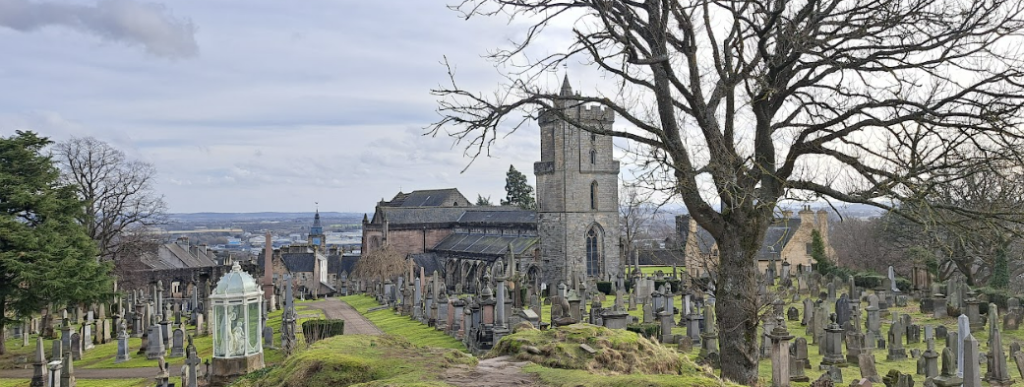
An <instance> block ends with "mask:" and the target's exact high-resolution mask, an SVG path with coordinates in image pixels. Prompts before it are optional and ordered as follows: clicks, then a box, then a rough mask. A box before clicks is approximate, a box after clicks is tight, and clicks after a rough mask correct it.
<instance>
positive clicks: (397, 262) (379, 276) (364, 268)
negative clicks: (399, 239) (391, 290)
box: [352, 245, 409, 281]
mask: <svg viewBox="0 0 1024 387" xmlns="http://www.w3.org/2000/svg"><path fill="white" fill-rule="evenodd" d="M407 270H409V263H408V261H407V260H406V258H405V257H404V256H402V254H401V253H399V252H398V251H397V250H395V249H394V248H393V247H391V246H390V245H388V246H384V247H381V248H379V249H373V250H372V251H370V252H369V253H367V254H366V255H364V256H363V257H362V258H360V259H359V262H356V267H355V269H354V270H353V271H352V276H353V277H356V278H361V279H365V280H377V281H384V280H386V279H389V278H396V277H398V276H401V275H402V274H404V273H405V272H406V271H407Z"/></svg>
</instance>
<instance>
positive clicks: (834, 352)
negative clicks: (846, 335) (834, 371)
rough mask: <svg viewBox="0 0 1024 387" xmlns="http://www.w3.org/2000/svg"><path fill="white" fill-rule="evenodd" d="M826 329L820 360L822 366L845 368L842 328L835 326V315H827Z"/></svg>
mask: <svg viewBox="0 0 1024 387" xmlns="http://www.w3.org/2000/svg"><path fill="white" fill-rule="evenodd" d="M829 320H830V321H831V323H830V324H828V327H826V328H825V340H824V344H825V353H824V357H823V358H822V360H821V364H822V365H831V366H835V367H845V366H846V364H847V363H846V357H845V356H843V328H840V327H839V324H836V314H835V313H832V314H831V315H829Z"/></svg>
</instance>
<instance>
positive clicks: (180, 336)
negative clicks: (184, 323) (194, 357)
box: [169, 328, 185, 358]
mask: <svg viewBox="0 0 1024 387" xmlns="http://www.w3.org/2000/svg"><path fill="white" fill-rule="evenodd" d="M171 336H172V337H171V354H170V356H169V357H171V358H176V357H182V356H185V330H184V329H182V328H177V329H175V330H174V332H173V333H171Z"/></svg>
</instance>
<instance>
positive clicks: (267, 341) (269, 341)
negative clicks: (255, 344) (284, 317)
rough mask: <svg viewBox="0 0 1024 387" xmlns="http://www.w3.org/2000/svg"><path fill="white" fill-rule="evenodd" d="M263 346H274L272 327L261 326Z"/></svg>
mask: <svg viewBox="0 0 1024 387" xmlns="http://www.w3.org/2000/svg"><path fill="white" fill-rule="evenodd" d="M263 348H274V328H273V327H269V326H265V327H263Z"/></svg>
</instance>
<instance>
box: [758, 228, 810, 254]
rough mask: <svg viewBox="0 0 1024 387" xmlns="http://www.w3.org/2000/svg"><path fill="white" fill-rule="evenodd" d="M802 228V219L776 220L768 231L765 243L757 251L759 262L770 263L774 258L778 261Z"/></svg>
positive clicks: (765, 235)
mask: <svg viewBox="0 0 1024 387" xmlns="http://www.w3.org/2000/svg"><path fill="white" fill-rule="evenodd" d="M799 228H800V218H788V219H775V222H774V223H772V225H771V226H768V231H766V232H765V234H764V243H762V244H761V248H760V249H758V250H757V260H758V261H770V260H771V259H772V258H773V257H774V258H775V259H776V260H778V259H779V254H780V253H782V249H783V248H784V247H786V244H788V243H789V240H790V239H792V238H793V234H796V230H797V229H799Z"/></svg>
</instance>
